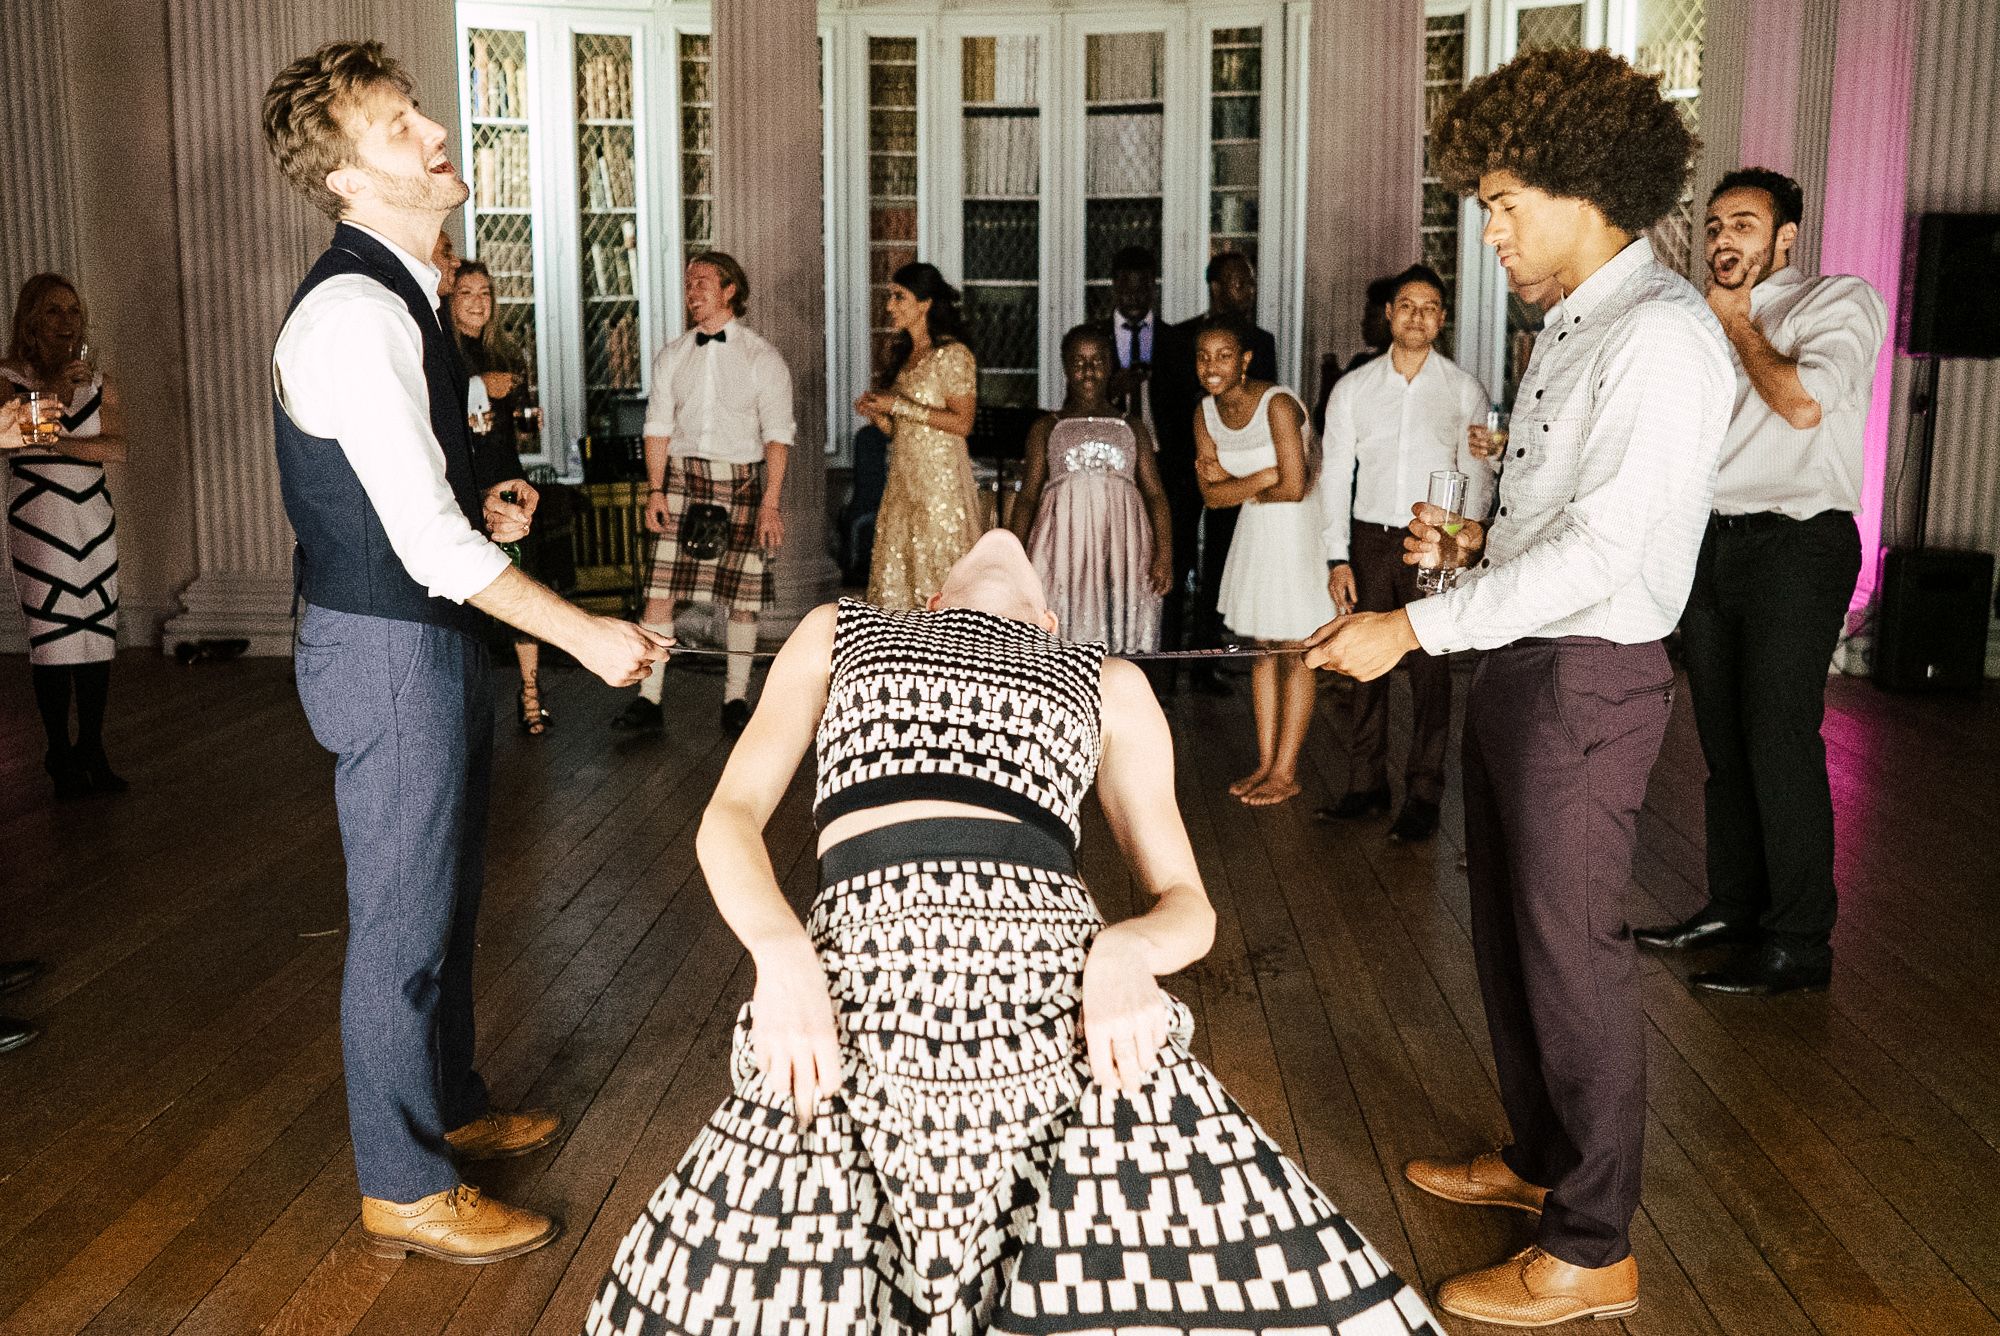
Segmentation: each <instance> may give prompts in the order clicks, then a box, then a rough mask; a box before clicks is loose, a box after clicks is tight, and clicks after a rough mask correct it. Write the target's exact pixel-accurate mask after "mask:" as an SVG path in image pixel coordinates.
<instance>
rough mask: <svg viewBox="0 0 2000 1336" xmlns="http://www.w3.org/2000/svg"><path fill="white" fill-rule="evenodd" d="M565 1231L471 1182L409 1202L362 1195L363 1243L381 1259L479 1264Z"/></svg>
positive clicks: (536, 1245) (531, 1248) (530, 1248)
mask: <svg viewBox="0 0 2000 1336" xmlns="http://www.w3.org/2000/svg"><path fill="white" fill-rule="evenodd" d="M561 1232H562V1226H561V1225H559V1224H557V1223H556V1222H555V1221H553V1220H551V1219H549V1218H548V1217H547V1216H545V1215H541V1214H538V1213H536V1212H534V1211H525V1210H522V1209H521V1208H520V1207H518V1206H508V1205H507V1204H505V1203H504V1202H497V1201H494V1200H492V1199H491V1198H489V1197H482V1196H481V1195H480V1193H479V1189H478V1188H475V1187H473V1186H471V1185H470V1184H468V1183H461V1184H459V1185H458V1186H457V1187H455V1188H450V1189H447V1190H446V1191H444V1192H433V1193H432V1194H431V1195H430V1196H428V1197H425V1198H422V1199H421V1200H418V1201H413V1202H410V1203H408V1204H404V1203H401V1202H393V1201H382V1200H381V1199H379V1198H376V1197H363V1198H362V1199H361V1239H362V1243H363V1245H364V1246H366V1247H367V1249H368V1251H369V1252H372V1253H374V1254H375V1255H376V1256H377V1257H405V1256H408V1255H409V1254H410V1253H417V1254H418V1255H420V1256H423V1257H435V1258H437V1259H438V1260H439V1261H440V1262H462V1263H467V1264H471V1265H478V1264H479V1263H481V1262H498V1261H501V1260H503V1259H505V1258H508V1257H519V1256H520V1255H521V1254H522V1253H525V1252H533V1251H534V1250H535V1249H537V1248H539V1247H541V1246H542V1245H543V1244H544V1243H547V1242H548V1241H549V1240H550V1239H553V1238H554V1237H555V1236H556V1235H557V1234H560V1233H561Z"/></svg>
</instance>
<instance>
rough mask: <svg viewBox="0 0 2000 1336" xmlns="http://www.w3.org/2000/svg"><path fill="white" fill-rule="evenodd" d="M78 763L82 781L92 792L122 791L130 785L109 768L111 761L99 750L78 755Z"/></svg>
mask: <svg viewBox="0 0 2000 1336" xmlns="http://www.w3.org/2000/svg"><path fill="white" fill-rule="evenodd" d="M78 763H79V764H80V765H81V766H82V767H83V779H84V782H85V783H86V784H88V785H90V791H91V792H92V793H123V792H125V791H126V790H127V789H130V788H131V787H132V786H131V785H130V784H128V783H127V782H126V781H125V779H124V778H123V777H122V776H120V775H119V773H118V772H117V771H115V770H113V769H112V768H111V762H110V761H108V760H106V759H105V758H104V753H103V751H101V750H100V751H98V752H97V753H96V754H95V755H90V756H80V757H79V758H78Z"/></svg>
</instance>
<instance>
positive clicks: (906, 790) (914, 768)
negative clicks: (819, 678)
mask: <svg viewBox="0 0 2000 1336" xmlns="http://www.w3.org/2000/svg"><path fill="white" fill-rule="evenodd" d="M1103 658H1104V652H1103V648H1102V647H1101V646H1099V645H1094V644H1074V643H1072V642H1070V641H1066V640H1059V639H1057V638H1056V637H1055V636H1052V635H1049V634H1048V633H1047V632H1045V631H1043V630H1042V629H1041V628H1040V627H1038V626H1030V625H1029V624H1028V623H1026V622H1020V621H1015V620H1013V619H1011V618H1007V617H997V616H995V615H993V614H992V613H987V612H979V611H976V610H974V609H971V608H941V609H939V610H938V611H936V612H915V611H909V612H891V611H888V610H885V609H882V608H877V607H874V606H873V605H871V604H867V603H861V602H857V601H856V600H854V599H842V600H841V601H840V611H839V614H838V616H837V617H836V619H835V621H834V632H833V673H832V679H831V681H830V682H829V683H828V686H827V697H826V713H825V714H824V715H823V716H821V718H820V721H819V733H818V736H817V739H816V751H817V754H818V758H819V782H818V784H817V786H816V787H815V789H814V793H813V821H814V823H815V824H816V825H817V826H819V827H820V828H822V829H824V828H825V827H826V825H827V824H828V823H830V822H832V821H833V820H834V819H835V818H837V817H842V816H846V815H847V814H848V813H850V812H859V811H864V810H866V809H868V808H871V807H880V806H882V805H883V804H885V803H893V802H903V801H907V800H909V799H912V798H928V799H935V800H939V801H945V802H961V803H966V804H969V805H971V806H975V807H983V808H986V809H988V810H989V811H995V812H1004V813H1006V814H1007V815H1008V816H1013V817H1018V818H1020V819H1021V820H1022V821H1025V822H1028V823H1030V824H1032V825H1036V826H1039V827H1041V828H1042V829H1044V830H1046V831H1048V832H1049V833H1051V834H1053V835H1055V836H1057V837H1058V838H1059V839H1062V840H1063V841H1064V842H1065V843H1067V844H1068V846H1069V847H1070V848H1071V849H1074V848H1076V846H1077V842H1078V840H1079V839H1080V838H1081V833H1082V832H1081V828H1080V825H1079V822H1078V813H1079V812H1080V811H1081V810H1082V807H1083V796H1084V794H1086V793H1088V792H1089V791H1090V785H1091V781H1092V780H1093V779H1094V778H1095V777H1096V775H1097V761H1098V757H1099V754H1100V750H1101V747H1100V744H1101V735H1100V732H1099V730H1100V725H1101V713H1100V699H1099V673H1100V672H1101V671H1102V666H1103Z"/></svg>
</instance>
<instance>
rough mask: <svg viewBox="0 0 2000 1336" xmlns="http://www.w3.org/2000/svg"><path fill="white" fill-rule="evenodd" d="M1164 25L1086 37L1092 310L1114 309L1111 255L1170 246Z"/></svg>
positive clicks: (1086, 258)
mask: <svg viewBox="0 0 2000 1336" xmlns="http://www.w3.org/2000/svg"><path fill="white" fill-rule="evenodd" d="M1166 53H1167V35H1166V34H1165V33H1164V32H1159V31H1149V32H1105V33H1089V34H1087V35H1086V36H1085V38H1084V66H1083V78H1084V95H1083V113H1084V116H1083V176H1084V185H1083V193H1084V200H1083V211H1084V212H1083V272H1084V312H1085V315H1086V317H1087V318H1088V319H1091V320H1103V319H1106V318H1107V317H1109V315H1110V313H1111V261H1112V258H1113V257H1114V256H1115V255H1117V253H1118V252H1119V251H1120V250H1122V249H1124V248H1125V247H1127V246H1144V247H1146V248H1147V249H1148V250H1150V251H1152V252H1153V254H1154V255H1155V256H1156V257H1157V256H1159V255H1160V254H1161V251H1162V244H1161V243H1162V240H1163V227H1162V219H1163V210H1164V205H1165V194H1166V100H1165V96H1166V89H1165V82H1166V80H1165V74H1166Z"/></svg>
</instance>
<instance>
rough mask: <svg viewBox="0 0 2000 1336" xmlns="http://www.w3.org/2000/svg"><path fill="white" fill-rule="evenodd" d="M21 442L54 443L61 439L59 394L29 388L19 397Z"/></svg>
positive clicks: (61, 404) (60, 398) (60, 397)
mask: <svg viewBox="0 0 2000 1336" xmlns="http://www.w3.org/2000/svg"><path fill="white" fill-rule="evenodd" d="M21 403H22V410H21V443H22V444H23V445H54V444H56V442H58V441H60V440H61V439H62V413H63V407H64V405H63V401H62V396H61V395H56V394H49V393H47V392H46V391H42V390H29V391H28V392H27V393H26V394H25V395H23V396H22V397H21Z"/></svg>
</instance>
